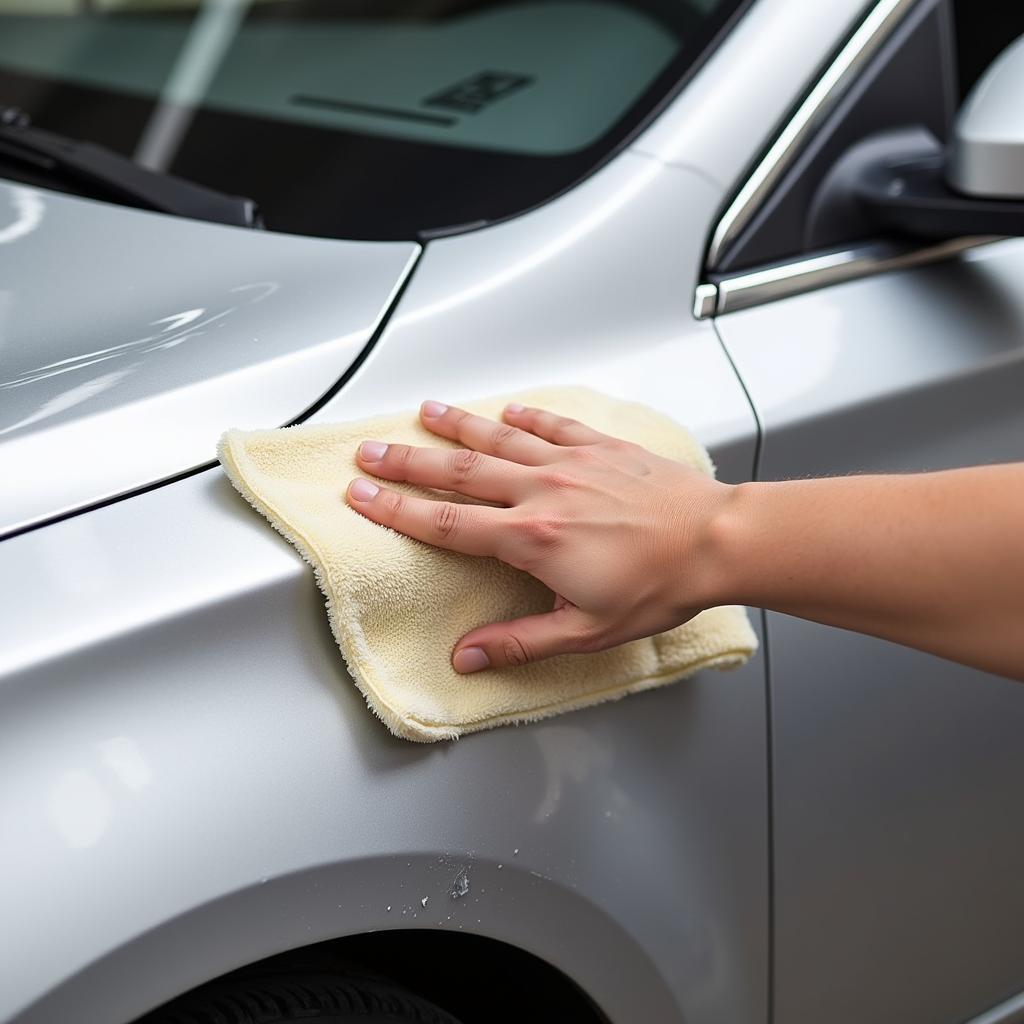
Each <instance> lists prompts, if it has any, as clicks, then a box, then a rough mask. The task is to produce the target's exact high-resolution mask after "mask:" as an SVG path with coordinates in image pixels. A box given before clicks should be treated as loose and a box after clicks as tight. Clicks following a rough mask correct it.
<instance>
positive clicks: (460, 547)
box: [346, 478, 507, 555]
mask: <svg viewBox="0 0 1024 1024" xmlns="http://www.w3.org/2000/svg"><path fill="white" fill-rule="evenodd" d="M346 497H347V499H348V503H349V505H351V506H352V508H354V509H355V510H356V511H357V512H359V513H361V514H362V515H364V516H366V518H367V519H371V520H373V522H375V523H380V524H381V526H390V527H391V529H392V530H397V531H398V532H399V533H404V534H405V535H406V536H407V537H413V538H415V539H416V540H422V541H425V542H426V543H427V544H433V545H434V546H435V547H439V548H447V549H448V550H449V551H461V552H462V553H463V554H466V555H497V554H498V552H497V550H496V545H497V543H498V541H499V540H500V538H501V537H502V536H504V535H505V534H506V532H507V531H506V530H505V529H504V528H503V523H502V520H501V517H502V516H503V515H504V514H505V509H499V508H490V507H488V506H486V505H462V504H459V503H457V502H452V501H430V500H428V499H426V498H415V497H412V496H411V495H408V494H401V493H399V492H398V491H393V490H391V489H390V488H388V487H379V486H378V485H377V484H375V483H372V482H371V481H369V480H364V479H362V478H359V479H356V480H353V481H352V483H350V484H349V486H348V491H347V493H346Z"/></svg>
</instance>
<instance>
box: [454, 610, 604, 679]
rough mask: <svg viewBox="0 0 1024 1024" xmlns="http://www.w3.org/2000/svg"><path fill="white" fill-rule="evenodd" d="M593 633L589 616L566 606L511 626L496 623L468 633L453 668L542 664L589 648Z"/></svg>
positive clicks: (463, 670) (466, 670) (464, 670)
mask: <svg viewBox="0 0 1024 1024" xmlns="http://www.w3.org/2000/svg"><path fill="white" fill-rule="evenodd" d="M591 632H592V626H591V623H590V621H589V619H588V617H587V616H586V614H585V613H584V612H582V611H580V609H579V608H577V607H576V606H575V605H565V606H564V607H561V608H556V609H555V610H554V611H551V612H545V613H544V614H543V615H528V616H526V617H525V618H522V619H513V620H511V621H510V622H495V623H493V624H491V625H490V626H483V627H481V628H480V629H475V630H473V632H472V633H467V634H466V636H464V637H463V638H462V639H461V640H460V641H459V642H458V644H457V645H456V648H455V652H454V654H453V655H452V668H454V669H455V671H456V672H460V673H470V672H479V671H480V670H481V669H485V668H511V667H513V666H515V665H526V664H528V663H531V662H535V661H541V660H543V659H544V658H550V657H553V656H554V655H556V654H571V653H576V652H579V651H582V650H584V649H585V648H587V647H588V643H589V637H590V635H591Z"/></svg>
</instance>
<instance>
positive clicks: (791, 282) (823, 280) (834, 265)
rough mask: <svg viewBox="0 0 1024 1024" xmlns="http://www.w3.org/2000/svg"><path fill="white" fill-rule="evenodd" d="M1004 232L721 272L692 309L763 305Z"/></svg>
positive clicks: (946, 253) (700, 290)
mask: <svg viewBox="0 0 1024 1024" xmlns="http://www.w3.org/2000/svg"><path fill="white" fill-rule="evenodd" d="M999 240H1000V238H999V236H994V235H978V236H971V237H969V238H954V239H952V240H951V241H948V242H940V243H938V244H937V245H928V246H924V247H922V246H919V245H901V244H899V243H896V242H877V243H873V244H870V245H863V246H858V247H855V248H851V249H837V250H835V251H832V252H826V253H818V254H816V255H814V256H808V257H806V258H804V259H799V260H795V261H793V262H790V263H781V264H778V265H776V266H771V267H765V268H761V269H757V270H751V271H747V272H745V273H739V274H733V275H730V276H728V277H722V278H720V279H719V280H718V281H717V283H714V284H700V285H698V286H697V296H696V299H695V302H694V311H693V315H694V316H695V317H696V318H697V319H698V320H704V319H707V318H708V317H711V316H720V315H721V314H723V313H735V312H736V311H737V310H740V309H749V308H750V307H751V306H760V305H762V304H763V303H765V302H774V301H776V300H777V299H784V298H787V297H789V296H791V295H798V294H801V293H802V292H808V291H813V290H814V289H816V288H825V287H828V286H829V285H834V284H841V283H842V282H844V281H854V280H856V279H857V278H860V277H868V276H869V275H871V274H881V273H883V272H885V271H888V270H908V269H910V268H911V267H918V266H922V265H924V264H926V263H934V262H936V261H937V260H944V259H949V258H950V257H951V256H956V255H959V254H960V253H962V252H965V251H966V250H967V249H973V248H976V247H977V246H979V245H987V244H988V243H990V242H996V241H999Z"/></svg>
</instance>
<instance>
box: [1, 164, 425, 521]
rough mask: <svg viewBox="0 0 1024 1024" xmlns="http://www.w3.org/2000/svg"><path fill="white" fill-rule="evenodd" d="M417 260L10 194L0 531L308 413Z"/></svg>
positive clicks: (6, 201) (147, 479) (181, 466)
mask: <svg viewBox="0 0 1024 1024" xmlns="http://www.w3.org/2000/svg"><path fill="white" fill-rule="evenodd" d="M417 253H418V247H417V246H416V245H414V244H412V243H408V242H399V243H374V242H339V241H327V240H322V239H313V238H297V237H292V236H288V235H279V234H272V233H269V232H258V231H250V230H245V229H241V228H230V227H223V226H220V225H214V224H206V223H201V222H198V221H190V220H182V219H178V218H174V217H167V216H164V215H161V214H153V213H145V212H142V211H138V210H131V209H125V208H122V207H118V206H113V205H110V204H107V203H98V202H92V201H88V200H83V199H77V198H72V197H69V196H64V195H58V194H56V193H51V192H46V191H43V190H39V189H31V188H26V187H22V186H18V185H13V184H6V183H3V182H0V259H2V266H3V269H4V273H3V277H2V280H0V479H2V480H3V481H4V486H3V488H0V535H3V534H4V533H8V532H10V531H12V530H17V529H19V528H22V527H24V526H27V525H29V524H31V523H34V522H38V521H40V520H44V519H46V518H48V517H51V516H53V515H56V514H59V513H61V512H65V511H68V510H72V509H76V508H80V507H82V506H85V505H89V504H92V503H94V502H96V501H100V500H103V499H105V498H109V497H112V496H115V495H118V494H121V493H124V492H126V491H130V490H133V489H135V488H137V487H140V486H143V485H146V484H149V483H152V482H155V481H159V480H161V479H165V478H167V477H169V476H174V475H176V474H178V473H181V472H184V471H186V470H188V469H191V468H193V467H195V466H198V465H202V464H203V463H205V462H208V461H210V460H211V459H212V458H213V457H214V445H215V443H216V440H217V438H218V437H219V435H220V434H221V432H222V431H223V430H224V429H226V428H227V427H232V426H237V427H257V426H278V425H280V424H282V423H287V422H289V421H291V420H294V419H295V418H296V417H298V416H301V414H302V413H303V412H304V411H305V410H306V409H308V408H309V407H310V405H312V404H314V403H315V402H316V401H317V399H319V398H320V397H321V396H322V395H323V394H324V392H325V391H327V390H328V389H330V387H331V386H332V385H333V384H334V383H335V382H336V381H337V379H338V378H339V377H340V376H341V375H342V374H343V373H344V372H345V370H346V369H347V368H348V367H349V366H350V365H351V364H352V362H353V360H354V359H355V358H356V357H357V356H358V355H359V353H360V351H361V350H362V349H363V348H364V346H365V345H366V343H367V342H368V341H369V339H370V337H371V336H372V334H373V331H374V329H375V328H376V326H377V325H378V323H379V322H380V319H381V318H382V316H383V314H384V312H385V311H386V309H387V307H388V305H389V303H390V301H391V299H392V298H393V296H394V294H395V292H396V290H397V288H398V287H399V285H400V284H401V282H402V281H403V279H404V278H405V276H406V275H407V274H408V272H409V270H410V268H411V266H412V263H413V262H414V260H415V258H416V255H417Z"/></svg>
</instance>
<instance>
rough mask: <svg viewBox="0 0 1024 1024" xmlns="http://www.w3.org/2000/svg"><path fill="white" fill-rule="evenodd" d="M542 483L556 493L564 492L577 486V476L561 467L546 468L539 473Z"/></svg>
mask: <svg viewBox="0 0 1024 1024" xmlns="http://www.w3.org/2000/svg"><path fill="white" fill-rule="evenodd" d="M538 476H539V478H540V482H541V484H542V485H543V486H544V487H546V488H547V489H548V490H549V491H554V492H555V493H556V494H560V493H564V492H565V491H568V490H571V489H572V488H573V487H575V486H576V479H575V477H573V476H571V475H570V474H569V473H566V472H565V471H564V470H559V469H546V470H543V471H542V472H541V473H539V474H538Z"/></svg>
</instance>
